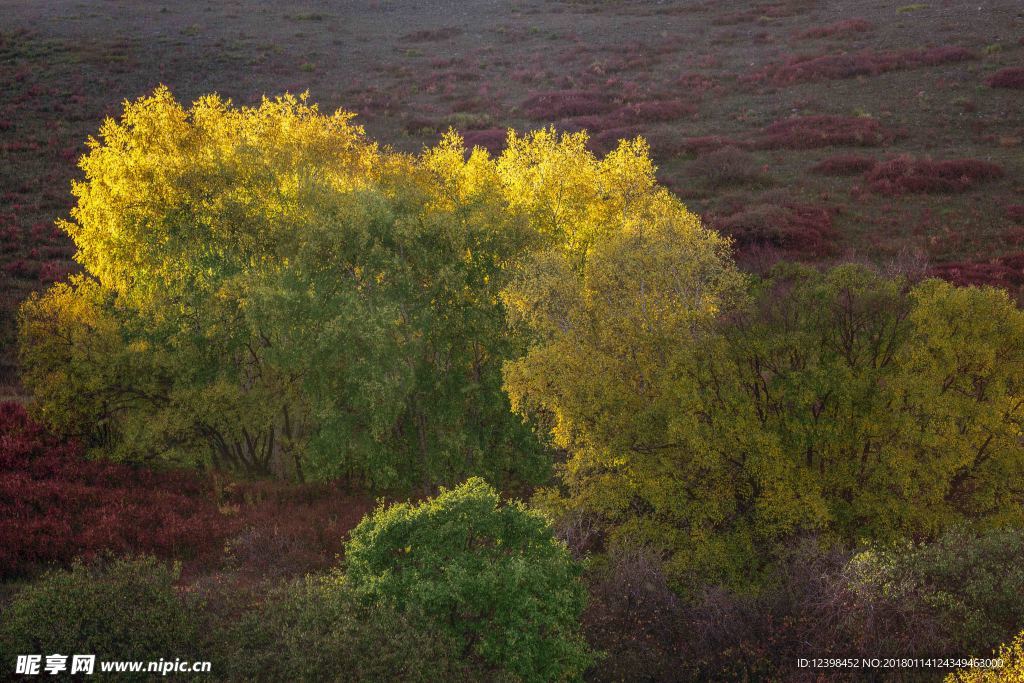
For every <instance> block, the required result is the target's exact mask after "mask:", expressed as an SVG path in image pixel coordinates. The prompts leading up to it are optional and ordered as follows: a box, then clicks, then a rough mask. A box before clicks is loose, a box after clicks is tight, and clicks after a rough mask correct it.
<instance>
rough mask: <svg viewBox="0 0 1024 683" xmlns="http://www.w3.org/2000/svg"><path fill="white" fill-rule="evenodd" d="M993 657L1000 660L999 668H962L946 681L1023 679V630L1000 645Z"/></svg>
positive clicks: (982, 682)
mask: <svg viewBox="0 0 1024 683" xmlns="http://www.w3.org/2000/svg"><path fill="white" fill-rule="evenodd" d="M992 656H993V657H995V658H998V659H1001V660H1002V666H1001V667H999V668H991V669H987V668H982V667H977V668H964V669H958V670H957V671H954V672H953V673H951V674H950V675H949V676H947V677H946V683H1020V682H1021V681H1024V631H1021V632H1020V633H1018V634H1017V636H1016V637H1015V638H1014V639H1013V640H1012V641H1010V642H1009V643H1006V644H1003V645H1000V646H999V648H998V649H997V650H996V651H995V652H993V655H992Z"/></svg>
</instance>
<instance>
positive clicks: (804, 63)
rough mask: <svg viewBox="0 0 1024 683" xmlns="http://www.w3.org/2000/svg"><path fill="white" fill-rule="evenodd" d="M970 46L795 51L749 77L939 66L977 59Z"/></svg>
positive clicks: (818, 77) (795, 77)
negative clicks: (798, 52)
mask: <svg viewBox="0 0 1024 683" xmlns="http://www.w3.org/2000/svg"><path fill="white" fill-rule="evenodd" d="M976 57H977V55H975V54H974V53H973V52H971V51H970V50H968V49H966V48H963V47H958V46H955V45H941V46H938V47H931V48H915V49H908V50H872V49H865V50H859V51H857V52H833V53H827V54H820V55H794V56H791V57H789V58H788V59H785V60H783V61H781V62H777V63H773V64H769V65H768V66H766V67H765V68H763V69H761V70H759V71H756V72H754V73H752V74H750V75H748V76H746V77H745V80H748V81H761V82H767V83H771V84H772V85H778V86H785V85H793V84H795V83H812V82H816V81H823V80H833V79H842V78H857V77H860V76H877V75H879V74H883V73H888V72H890V71H896V70H899V69H913V68H918V67H925V66H937V65H939V64H949V63H953V62H962V61H967V60H971V59H975V58H976Z"/></svg>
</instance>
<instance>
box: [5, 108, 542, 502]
mask: <svg viewBox="0 0 1024 683" xmlns="http://www.w3.org/2000/svg"><path fill="white" fill-rule="evenodd" d="M351 118H352V115H351V114H347V113H344V112H338V113H336V114H334V115H332V116H324V115H321V114H320V113H319V112H318V110H317V108H316V107H315V106H314V105H310V104H307V103H306V101H305V100H304V99H295V98H293V97H290V96H285V97H283V98H280V99H277V100H273V101H270V100H265V101H264V102H263V104H262V105H260V106H259V107H257V108H242V109H234V108H232V107H231V106H230V103H228V102H225V101H222V100H220V99H218V98H216V97H215V96H208V97H204V98H201V99H200V100H199V101H197V102H196V103H195V104H194V105H193V106H192V108H191V109H189V110H185V109H184V108H182V107H181V106H180V105H179V104H178V103H177V102H175V101H174V99H173V98H172V97H171V95H170V93H169V92H168V91H167V90H166V89H163V88H161V89H158V90H157V91H156V92H155V93H154V94H153V95H152V96H150V97H147V98H143V99H141V100H139V101H137V102H135V103H131V104H127V105H126V107H125V111H124V114H123V116H122V117H121V120H120V121H114V120H108V121H107V122H106V123H105V124H104V126H103V128H102V130H101V138H100V140H92V141H90V152H89V154H88V155H87V156H86V157H84V158H83V160H82V162H81V165H82V168H83V170H84V171H85V180H84V181H83V182H80V183H76V184H75V186H74V193H75V195H76V197H77V198H78V205H77V206H76V207H75V208H74V209H73V210H72V214H71V218H72V220H71V221H66V222H63V223H62V224H61V225H62V227H63V228H64V229H65V230H66V231H67V232H68V233H69V234H70V235H71V237H72V238H73V239H74V240H75V243H76V245H77V246H78V250H79V251H78V256H77V258H78V260H79V261H80V262H81V263H82V265H83V266H84V267H85V270H86V272H85V273H84V274H82V275H80V276H76V277H73V278H72V279H71V281H70V282H69V283H67V284H58V285H56V286H55V287H53V288H52V289H51V290H50V291H49V292H47V293H46V294H45V295H43V296H42V297H33V298H32V299H30V300H29V301H28V302H26V304H25V305H24V306H23V309H22V316H21V334H22V346H21V348H22V354H21V358H22V362H23V365H24V367H25V373H24V381H25V384H26V386H27V387H29V388H30V389H31V390H32V392H33V394H34V395H35V397H36V399H37V401H38V410H39V414H40V415H41V416H42V417H43V418H44V419H45V420H46V422H47V423H49V424H51V425H53V426H54V427H56V428H58V429H60V430H61V431H63V432H65V433H70V434H75V435H78V436H80V437H81V438H83V439H84V440H85V441H86V443H87V445H89V446H90V447H92V448H93V449H95V450H97V451H99V452H102V453H103V454H106V455H112V456H114V457H118V458H125V459H143V458H146V459H149V458H154V457H156V458H160V459H167V460H173V461H179V462H189V463H209V464H212V465H214V466H217V467H231V468H234V469H238V470H242V471H247V472H254V473H267V472H274V473H277V474H284V475H290V476H294V477H297V478H302V477H303V476H304V475H305V474H313V475H315V476H317V477H335V476H342V475H348V476H351V477H353V478H355V479H358V480H362V481H364V482H366V483H367V484H368V485H370V486H376V487H388V486H400V485H404V486H408V485H413V484H418V483H422V482H434V481H446V480H448V479H450V478H453V477H455V476H458V475H461V474H464V473H465V472H470V471H472V472H483V473H487V474H488V475H491V476H494V477H497V478H499V479H504V478H507V477H508V476H509V475H513V474H517V475H521V476H523V477H525V478H527V479H529V478H531V477H537V476H541V475H542V474H543V473H544V472H545V471H546V466H545V461H544V457H543V454H542V453H541V452H540V449H539V447H538V445H537V443H536V441H535V440H534V439H533V437H532V436H531V434H530V432H529V430H528V429H527V428H526V427H525V426H524V425H522V424H521V423H520V421H519V420H518V419H516V418H515V417H514V416H512V415H510V414H509V411H508V404H507V400H506V399H505V397H504V396H503V395H502V393H501V390H500V382H501V380H500V364H501V361H502V359H503V358H506V357H508V356H510V355H512V353H513V351H514V350H515V349H516V348H517V347H516V340H515V339H514V338H512V337H510V336H509V335H507V334H505V324H504V314H503V311H502V307H501V304H500V302H499V300H498V298H497V292H498V290H499V289H500V287H501V285H502V283H503V282H504V279H505V277H504V275H503V273H504V272H505V270H506V269H507V267H508V265H509V264H512V263H515V261H516V260H517V258H519V255H520V254H521V253H522V252H523V250H524V249H525V248H526V247H527V246H529V244H530V243H531V240H532V239H533V238H532V237H531V235H532V234H533V233H532V232H531V230H530V226H529V224H528V223H527V221H525V220H522V219H520V220H516V219H515V216H514V215H513V214H510V213H509V212H508V211H506V210H505V205H504V202H503V201H502V198H501V193H500V192H498V191H496V188H498V187H499V183H498V178H497V176H496V170H495V163H494V162H493V160H490V158H489V157H488V156H487V155H486V154H485V153H483V152H480V153H477V154H474V155H472V156H471V157H470V158H469V159H468V160H467V159H465V157H464V154H463V149H462V146H461V142H460V141H459V140H458V139H457V138H456V137H454V136H449V137H447V138H445V140H444V141H442V143H441V144H440V145H439V146H438V147H435V148H433V149H430V150H426V151H425V152H424V153H423V154H422V155H421V156H419V157H416V158H413V157H408V156H405V155H400V154H397V153H392V152H389V151H387V150H380V149H378V148H377V147H376V146H375V145H374V144H372V143H370V142H369V141H367V140H366V139H365V138H364V137H363V134H362V131H361V129H360V128H358V127H356V126H353V125H352V124H351V123H350V120H351ZM525 144H526V143H524V145H525ZM526 146H528V145H526Z"/></svg>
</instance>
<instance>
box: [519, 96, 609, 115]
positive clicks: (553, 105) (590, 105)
mask: <svg viewBox="0 0 1024 683" xmlns="http://www.w3.org/2000/svg"><path fill="white" fill-rule="evenodd" d="M614 108H615V104H614V103H613V102H612V101H611V99H610V98H609V97H608V96H607V95H605V94H603V93H599V92H593V91H588V90H558V91H555V92H547V93H538V94H536V95H533V96H531V97H529V98H527V99H526V100H525V101H524V102H523V104H522V109H523V112H524V113H525V114H526V116H527V117H528V118H531V119H535V120H544V121H551V120H555V119H561V118H564V117H567V116H587V115H590V114H606V113H608V112H610V111H611V110H613V109H614Z"/></svg>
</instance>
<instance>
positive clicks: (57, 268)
mask: <svg viewBox="0 0 1024 683" xmlns="http://www.w3.org/2000/svg"><path fill="white" fill-rule="evenodd" d="M69 273H71V268H70V267H69V266H67V265H66V264H63V263H60V262H59V261H47V262H46V263H44V264H42V266H41V267H40V268H39V281H40V282H41V283H43V284H44V285H45V284H50V283H51V282H58V281H60V280H63V279H65V278H66V277H67V276H68V274H69Z"/></svg>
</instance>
